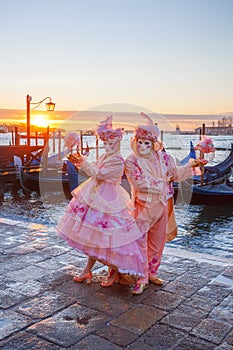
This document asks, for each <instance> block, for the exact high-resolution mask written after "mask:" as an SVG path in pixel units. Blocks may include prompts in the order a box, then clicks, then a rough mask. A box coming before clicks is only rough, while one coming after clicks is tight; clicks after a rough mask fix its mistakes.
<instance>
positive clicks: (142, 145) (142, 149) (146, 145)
mask: <svg viewBox="0 0 233 350" xmlns="http://www.w3.org/2000/svg"><path fill="white" fill-rule="evenodd" d="M151 150H152V142H151V141H150V140H146V139H138V140H137V151H138V153H139V154H140V156H142V157H146V156H148V155H149V154H150V153H151Z"/></svg>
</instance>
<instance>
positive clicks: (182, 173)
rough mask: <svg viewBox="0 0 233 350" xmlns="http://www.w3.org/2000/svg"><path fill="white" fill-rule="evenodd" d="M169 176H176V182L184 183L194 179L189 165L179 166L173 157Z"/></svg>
mask: <svg viewBox="0 0 233 350" xmlns="http://www.w3.org/2000/svg"><path fill="white" fill-rule="evenodd" d="M169 175H173V176H174V181H177V182H182V181H184V180H186V179H189V178H190V177H192V168H191V166H190V165H189V164H186V165H183V166H177V165H176V164H175V161H174V159H173V158H172V157H170V161H169Z"/></svg>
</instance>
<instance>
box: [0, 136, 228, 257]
mask: <svg viewBox="0 0 233 350" xmlns="http://www.w3.org/2000/svg"><path fill="white" fill-rule="evenodd" d="M131 136H132V135H130V134H128V135H125V136H124V138H123V141H122V154H123V156H125V157H126V156H127V155H128V154H129V153H130V146H129V140H130V137H131ZM7 138H10V134H8V135H0V144H8V143H7V142H5V141H6V139H7ZM198 139H199V137H198V135H182V136H179V135H169V134H164V144H165V148H166V149H167V151H168V152H169V153H170V154H172V156H173V157H174V158H177V159H182V158H183V157H185V156H186V155H187V154H188V151H189V142H190V140H191V141H193V143H194V145H195V144H196V143H197V142H198ZM85 141H88V143H89V146H92V145H93V146H94V144H95V140H94V139H93V140H92V139H91V138H88V139H87V140H85ZM213 141H214V145H215V147H221V148H225V149H227V148H228V149H229V148H230V147H231V143H232V142H233V137H232V136H213ZM178 146H179V147H182V150H174V149H172V150H169V147H173V148H174V147H178ZM102 151H103V150H102V149H100V150H99V152H100V154H101V152H102ZM228 153H229V151H226V150H225V151H216V154H215V158H214V159H213V161H211V162H210V163H209V164H210V165H214V164H216V163H218V162H220V161H222V160H223V159H224V158H226V156H227V154H228ZM94 158H95V150H92V151H91V154H90V160H94ZM67 203H68V200H67V199H66V198H65V196H64V194H62V193H49V192H48V193H44V194H43V196H42V197H41V196H39V195H38V194H37V193H36V192H32V193H29V194H27V195H25V194H23V192H22V191H21V190H20V191H18V192H17V193H12V192H11V191H10V190H9V191H6V192H5V194H4V200H3V201H2V203H1V204H0V217H4V218H9V219H13V220H21V221H25V222H26V221H27V222H28V221H32V222H37V223H41V224H46V225H49V226H56V224H57V222H58V220H59V218H60V217H61V216H62V214H63V212H64V210H65V207H66V205H67ZM175 212H176V219H177V223H178V229H179V233H178V236H177V238H176V239H175V240H174V241H172V242H170V243H167V246H171V247H177V248H181V249H182V248H183V249H187V250H190V251H193V252H199V253H207V254H212V255H216V256H221V257H232V256H233V204H232V206H228V207H224V206H221V207H218V206H215V205H213V206H205V205H187V204H184V203H178V204H177V205H176V206H175Z"/></svg>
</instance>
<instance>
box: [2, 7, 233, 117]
mask: <svg viewBox="0 0 233 350" xmlns="http://www.w3.org/2000/svg"><path fill="white" fill-rule="evenodd" d="M232 18H233V1H232V0H144V1H142V0H40V1H36V0H30V1H29V0H20V1H19V0H10V1H5V0H0V48H1V66H0V77H1V79H0V108H10V109H24V108H25V103H26V102H25V99H26V95H27V94H30V95H31V96H32V99H33V101H39V100H41V99H43V98H44V97H46V96H51V97H52V98H53V100H54V102H56V109H57V110H88V109H89V108H93V107H94V109H95V106H99V105H104V104H110V103H117V104H120V103H125V104H130V105H139V106H145V108H148V110H151V111H154V112H157V113H165V114H166V113H177V114H179V113H182V114H205V113H209V114H211V113H224V112H232V111H233V20H232Z"/></svg>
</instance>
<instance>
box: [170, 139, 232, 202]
mask: <svg viewBox="0 0 233 350" xmlns="http://www.w3.org/2000/svg"><path fill="white" fill-rule="evenodd" d="M194 155H195V154H194V153H193V148H192V143H190V153H189V155H188V156H187V157H185V158H184V159H183V160H181V161H180V164H182V165H184V164H186V163H187V162H188V160H189V159H190V158H195V157H194ZM232 167H233V143H232V144H231V150H230V153H229V155H228V156H227V157H226V158H225V159H224V160H223V161H222V162H220V163H218V164H216V165H214V166H205V167H204V174H203V176H202V178H201V176H197V175H194V176H193V177H192V178H191V179H189V180H186V181H183V182H181V183H179V184H178V183H177V182H174V183H173V188H174V191H175V194H174V198H175V202H176V203H178V202H185V203H187V204H193V205H202V204H204V205H226V206H232V205H233V183H232V182H231V181H230V180H229V178H230V174H231V171H232Z"/></svg>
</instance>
